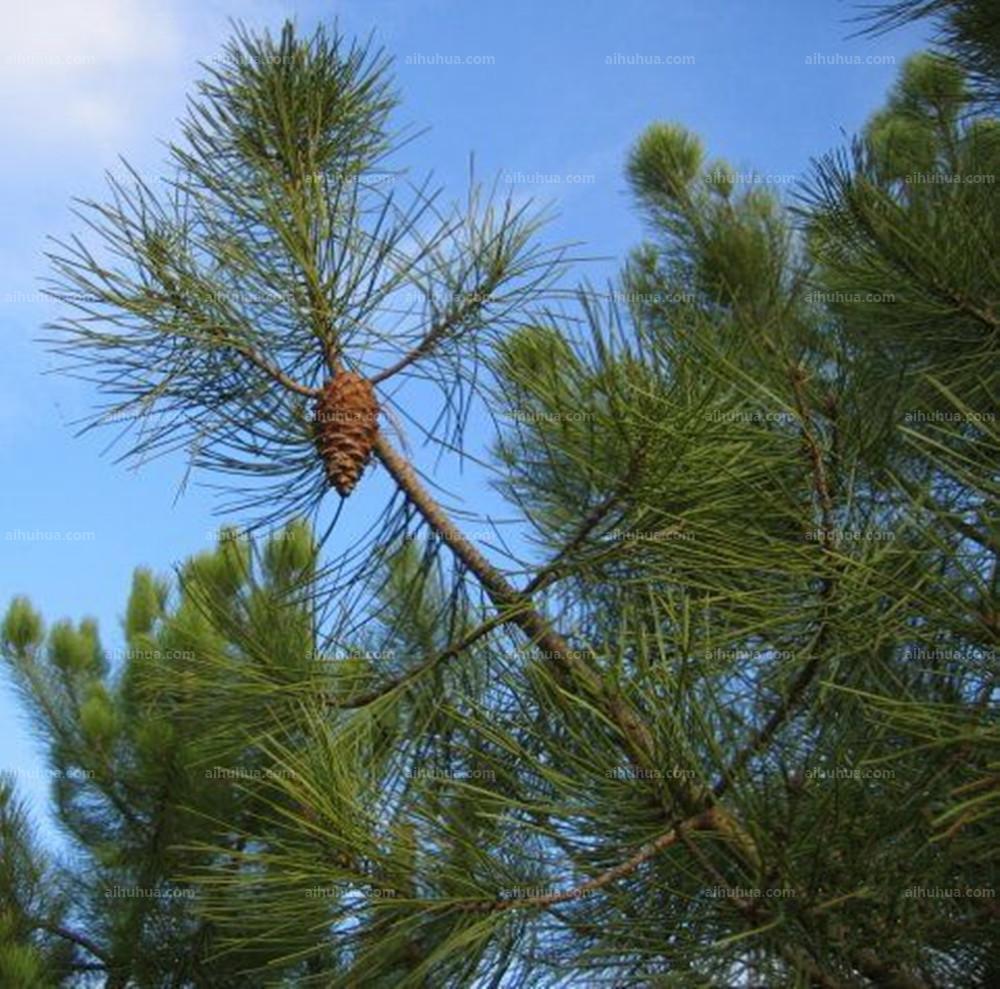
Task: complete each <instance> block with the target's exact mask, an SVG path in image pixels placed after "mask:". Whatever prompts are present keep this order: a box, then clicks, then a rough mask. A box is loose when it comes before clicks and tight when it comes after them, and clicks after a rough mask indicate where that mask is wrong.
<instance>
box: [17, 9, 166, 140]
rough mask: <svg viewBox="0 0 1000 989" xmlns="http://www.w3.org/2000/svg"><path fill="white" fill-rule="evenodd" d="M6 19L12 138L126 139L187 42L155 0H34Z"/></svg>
mask: <svg viewBox="0 0 1000 989" xmlns="http://www.w3.org/2000/svg"><path fill="white" fill-rule="evenodd" d="M4 21H5V23H4V35H5V37H4V42H5V44H4V47H3V49H0V91H2V92H3V94H4V99H3V101H2V104H0V128H2V130H3V133H4V134H5V135H6V137H7V138H8V140H9V142H10V143H11V144H22V143H26V144H28V145H37V144H39V143H42V144H46V145H48V144H52V143H54V144H56V145H60V146H66V145H75V144H78V143H79V142H80V141H81V140H84V141H85V142H86V143H88V144H91V145H92V144H94V143H97V144H100V145H103V144H105V143H106V142H109V141H113V140H114V139H118V138H120V137H121V136H122V135H123V134H124V133H127V132H128V131H129V130H130V129H131V128H132V126H133V124H134V123H135V121H136V117H137V116H138V115H139V114H140V113H141V111H142V110H143V108H144V104H146V103H147V97H148V95H149V93H150V92H151V91H152V90H155V89H156V88H158V84H160V85H162V82H163V77H164V73H165V72H169V71H170V70H172V69H173V68H174V67H175V65H176V60H177V57H178V52H179V48H180V44H179V35H180V32H179V31H178V29H177V26H176V23H175V20H174V18H173V16H172V15H171V13H170V11H169V9H168V7H167V6H166V5H165V4H161V3H158V2H150V0H146V2H143V0H87V2H86V3H81V2H80V0H27V2H24V3H21V4H17V5H16V6H15V7H13V9H7V10H5V11H4ZM5 143H8V142H6V141H5Z"/></svg>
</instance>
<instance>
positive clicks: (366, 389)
mask: <svg viewBox="0 0 1000 989" xmlns="http://www.w3.org/2000/svg"><path fill="white" fill-rule="evenodd" d="M378 413H379V408H378V401H377V400H376V398H375V391H374V389H373V388H372V386H371V382H369V381H367V380H365V379H364V378H362V377H361V376H360V375H358V374H354V373H353V372H351V371H342V372H341V373H340V374H338V375H336V376H335V377H333V378H331V379H330V380H329V381H328V382H327V383H326V384H325V385H324V386H323V391H322V392H321V393H320V395H319V397H318V398H317V399H316V406H315V408H314V410H313V429H314V431H315V438H316V449H317V450H318V451H319V455H320V456H321V457H322V458H323V463H324V465H325V467H326V476H327V479H328V480H329V482H330V485H331V486H332V487H334V488H336V489H337V493H338V494H339V495H340V496H341V497H342V498H346V497H347V496H348V495H349V494H350V493H351V492H352V491H353V490H354V486H355V485H356V484H357V483H358V478H360V477H361V472H362V471H363V470H364V469H365V465H366V464H367V463H368V461H369V459H370V458H371V454H372V448H373V447H374V446H375V437H376V436H377V434H378Z"/></svg>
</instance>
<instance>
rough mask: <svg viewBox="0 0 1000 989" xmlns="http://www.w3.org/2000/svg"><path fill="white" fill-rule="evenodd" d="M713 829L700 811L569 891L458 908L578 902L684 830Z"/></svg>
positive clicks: (710, 815)
mask: <svg viewBox="0 0 1000 989" xmlns="http://www.w3.org/2000/svg"><path fill="white" fill-rule="evenodd" d="M715 827H716V820H715V811H714V810H713V809H711V808H710V809H709V810H705V811H702V812H701V813H700V814H696V815H695V816H693V817H690V818H688V819H687V820H686V821H682V822H681V823H680V824H676V825H674V827H672V828H671V829H670V830H669V831H665V832H663V834H661V835H659V836H658V837H656V838H654V839H653V840H652V841H650V842H648V843H647V844H645V845H643V846H642V847H641V848H640V849H639V850H638V851H637V852H635V853H634V854H632V855H630V856H629V857H628V858H627V859H625V860H624V861H623V862H619V863H618V865H613V866H611V867H610V868H608V869H605V870H604V871H603V872H602V873H600V874H599V875H597V876H595V877H594V878H593V879H588V880H586V881H585V882H582V883H580V884H579V885H578V886H574V887H573V888H572V889H566V890H560V891H558V892H554V893H546V894H543V895H541V896H526V897H524V898H522V899H502V900H473V901H471V902H467V903H463V904H459V906H458V909H460V910H463V911H468V912H475V913H494V912H498V911H501V910H526V909H546V908H548V907H551V906H554V905H555V904H557V903H567V902H569V901H571V900H578V899H580V898H581V897H583V896H586V895H587V894H588V893H592V892H594V891H595V890H598V889H601V888H603V887H604V886H607V885H608V884H610V883H613V882H615V881H616V880H618V879H621V878H622V877H623V876H627V875H629V874H631V873H633V872H635V870H636V869H638V868H639V866H640V865H642V864H643V863H644V862H648V861H649V860H650V859H652V858H654V857H655V856H656V855H658V854H659V853H660V852H662V851H663V850H664V849H667V848H670V847H671V846H673V845H675V844H677V842H678V841H679V840H681V836H682V834H684V833H685V832H687V831H711V830H713V829H714V828H715Z"/></svg>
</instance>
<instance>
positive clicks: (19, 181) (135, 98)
mask: <svg viewBox="0 0 1000 989" xmlns="http://www.w3.org/2000/svg"><path fill="white" fill-rule="evenodd" d="M853 10H854V8H853V7H852V6H851V5H849V4H846V3H840V2H837V0H809V2H807V3H804V2H802V0H767V2H766V3H747V2H741V0H675V2H672V3H665V2H663V0H616V2H613V3H610V2H606V0H605V2H596V0H505V2H503V3H496V4H486V3H471V2H460V0H346V2H340V0H333V2H327V3H315V2H305V0H304V2H301V3H281V2H272V0H241V2H240V3H228V4H221V3H216V2H206V0H172V2H169V3H168V2H164V0H30V2H26V3H23V4H19V5H16V8H15V9H14V10H11V11H5V35H6V37H5V41H6V44H5V48H4V53H3V54H2V55H0V133H3V135H4V141H3V148H4V150H3V153H2V155H0V190H2V192H0V215H2V217H3V222H2V223H0V355H2V357H0V477H2V478H3V483H2V486H0V607H3V608H5V607H6V604H7V602H8V601H9V600H10V598H11V597H12V596H13V595H14V594H27V595H28V596H29V597H30V598H31V599H32V601H33V602H34V603H35V605H36V606H37V607H38V608H40V610H41V611H42V612H43V614H44V615H45V616H46V618H47V620H49V621H52V620H54V619H56V618H59V617H63V616H71V617H73V618H80V617H82V616H84V615H92V616H94V617H96V618H97V619H98V621H99V623H100V626H101V629H102V633H103V637H104V640H105V645H106V646H109V647H110V648H111V649H112V650H114V649H115V648H116V647H119V646H120V645H121V641H120V632H119V623H120V615H121V613H122V610H123V606H124V600H125V594H126V592H127V589H128V586H129V581H130V575H131V572H132V569H133V568H134V567H135V566H136V565H139V564H146V565H151V566H153V567H154V568H156V569H157V570H159V571H161V572H169V570H170V568H171V566H172V565H173V564H174V563H175V562H176V561H178V560H179V559H181V558H183V557H184V556H186V555H188V554H190V553H192V552H194V551H196V550H198V549H201V548H203V547H204V546H205V545H206V544H207V543H208V542H209V541H210V537H211V533H212V532H213V531H215V529H216V528H217V527H218V525H219V523H220V521H221V520H220V519H219V518H218V517H217V516H214V515H213V513H212V512H213V502H212V500H211V498H210V496H209V494H208V493H206V492H204V491H201V490H199V489H197V488H190V487H189V488H188V490H187V493H186V494H185V495H184V496H183V497H182V498H180V499H179V500H178V499H177V497H176V496H177V490H178V483H179V481H180V478H181V473H182V464H181V463H180V462H179V461H178V460H176V459H172V460H162V461H156V462H154V463H152V464H150V465H148V466H146V467H144V468H143V469H142V471H140V472H138V473H136V472H133V471H129V470H126V469H125V468H123V467H122V466H120V465H116V464H114V463H113V457H111V456H108V455H104V456H102V455H101V451H102V449H103V448H104V446H105V445H106V442H107V440H108V439H109V438H110V437H109V436H101V435H95V434H89V435H88V436H87V437H85V438H80V439H78V438H74V435H73V434H74V428H73V426H72V425H71V423H72V421H73V420H75V419H77V418H79V417H80V416H82V415H84V414H85V413H86V412H87V410H88V408H89V403H90V401H91V399H92V398H93V395H92V392H91V391H90V389H89V388H88V386H86V385H84V384H82V383H80V382H76V381H73V380H70V379H68V378H66V377H64V376H61V375H51V374H50V375H46V374H45V372H46V370H47V369H49V368H51V366H52V359H51V358H50V357H49V356H48V355H47V354H46V353H45V351H44V349H43V348H42V347H41V346H40V345H39V344H38V343H37V342H36V338H37V336H38V335H39V334H40V332H41V327H42V325H43V324H44V323H45V321H46V320H47V319H49V318H51V317H52V315H53V309H52V306H51V304H50V303H48V302H47V301H45V300H44V299H43V298H42V297H41V296H40V295H39V294H38V293H39V287H40V286H39V278H40V277H41V276H43V275H44V274H45V271H46V268H45V261H44V258H43V256H42V252H43V251H44V249H45V245H46V237H47V236H49V235H54V236H64V235H65V234H66V233H68V232H69V231H71V230H74V229H76V228H77V227H78V224H76V223H74V222H73V220H72V218H71V216H70V213H69V208H70V200H71V198H72V197H73V196H81V197H88V196H95V197H98V198H99V197H100V195H101V191H102V181H103V180H102V175H103V173H104V171H105V169H107V168H113V167H115V163H116V160H117V156H118V155H119V154H121V155H123V156H124V157H126V158H127V159H128V160H129V161H130V162H132V163H133V164H135V165H136V166H137V167H138V168H139V170H140V171H142V172H143V173H145V174H149V175H154V176H155V175H158V174H159V171H158V168H159V164H160V162H161V161H162V158H163V149H162V145H161V144H160V142H161V141H162V140H163V139H166V138H170V137H171V136H173V135H174V134H175V132H176V128H175V121H176V119H177V118H178V116H179V115H180V114H181V112H182V110H183V106H184V98H185V94H186V93H187V92H188V91H189V90H190V89H191V85H192V82H193V80H194V79H195V78H196V77H197V75H198V67H197V62H198V61H199V60H208V59H211V58H212V57H213V56H214V55H215V54H216V53H217V52H218V50H219V48H220V46H221V44H222V43H223V41H224V40H225V38H226V36H227V34H228V26H227V20H228V18H230V17H233V16H238V17H240V18H241V19H243V20H244V21H245V22H246V23H247V24H248V25H250V26H253V27H265V26H270V27H271V28H273V29H277V28H278V27H280V24H281V21H282V20H283V18H285V17H288V16H292V17H295V18H296V19H297V20H298V22H299V23H300V24H301V25H302V26H303V27H311V26H312V25H314V24H315V23H316V22H317V20H318V19H323V20H326V21H332V20H333V18H334V17H336V18H337V19H338V20H339V24H340V28H341V30H342V31H344V32H345V33H347V34H358V35H367V34H368V33H369V32H371V31H374V32H375V38H376V41H377V42H378V43H379V44H381V45H383V46H384V47H385V48H386V50H387V51H388V53H390V54H392V55H394V56H395V57H396V59H397V64H396V78H397V82H398V85H399V88H400V90H401V92H402V95H403V105H402V107H401V109H400V111H399V115H398V118H397V119H398V121H399V122H400V123H401V124H403V123H410V124H413V125H416V126H418V127H424V126H429V127H430V128H431V129H430V131H429V132H428V133H426V134H425V135H424V136H423V137H422V138H420V139H419V140H418V141H417V142H416V143H414V144H412V145H411V146H410V148H409V155H408V159H409V161H410V163H411V164H412V166H413V168H414V169H415V171H417V172H418V173H420V172H423V171H426V170H428V169H433V171H434V172H435V174H436V176H437V177H438V179H439V180H440V182H441V183H442V184H443V185H444V186H445V187H447V188H449V189H451V190H454V193H455V194H456V195H459V194H461V192H462V189H463V185H464V181H465V177H466V174H467V169H468V159H469V154H470V152H475V155H476V163H477V164H476V168H477V172H478V173H479V174H480V175H481V176H482V177H484V178H490V177H492V176H495V175H499V176H500V177H501V179H502V180H504V181H506V182H507V184H509V185H510V186H511V187H512V188H513V189H514V191H515V192H516V193H517V194H518V195H519V196H521V195H523V196H528V195H533V196H537V197H538V198H540V199H542V200H549V201H551V202H552V203H553V204H554V205H555V206H556V208H557V209H558V211H559V215H558V217H557V219H556V220H555V221H554V222H553V223H552V225H551V226H550V228H549V230H548V233H547V237H548V238H550V239H552V240H555V241H566V240H571V241H580V242H582V244H583V247H582V248H580V249H579V250H580V253H584V254H588V255H592V256H601V257H604V258H606V259H607V260H604V261H596V262H593V263H591V264H590V265H588V266H587V267H586V268H582V269H581V270H580V275H581V276H584V275H586V276H589V277H590V278H592V279H597V280H600V279H601V278H603V277H606V276H607V275H609V274H610V273H611V272H612V271H613V270H614V266H615V265H616V264H617V263H618V261H619V260H620V259H621V258H622V257H623V256H624V254H625V252H626V251H627V250H628V248H629V247H630V246H631V245H633V244H634V243H636V241H637V240H638V239H639V238H640V236H641V234H642V228H641V224H640V221H639V219H638V217H637V216H636V215H635V213H634V212H633V211H632V209H631V208H630V203H629V197H628V195H627V192H626V189H625V183H624V180H623V177H622V166H623V161H624V156H625V154H626V152H627V149H628V147H629V145H630V143H631V142H632V141H633V140H634V139H635V138H636V137H637V135H638V134H639V133H640V132H641V130H642V129H643V128H644V127H645V126H647V125H648V124H649V123H651V122H652V121H654V120H658V119H659V120H670V121H678V122H681V123H683V124H685V125H686V126H688V127H690V128H691V129H692V130H694V131H695V132H697V133H698V134H699V135H700V136H701V138H702V140H703V141H704V143H705V145H706V147H707V149H708V152H709V154H710V155H712V156H713V157H714V156H719V157H723V158H725V159H727V160H728V161H729V162H730V163H731V164H732V165H733V166H734V167H736V168H737V169H738V170H741V171H744V170H749V169H751V168H752V169H754V170H756V171H757V172H760V173H763V174H764V175H765V176H772V177H773V181H774V184H775V185H776V186H777V187H778V188H779V190H780V191H782V192H787V191H790V190H791V189H792V188H793V180H794V178H796V177H798V176H800V175H802V173H803V172H804V171H806V170H807V169H808V165H809V160H810V158H811V157H812V156H815V155H818V154H821V153H823V152H824V151H827V150H829V149H831V148H833V147H835V146H837V145H839V144H841V143H842V142H843V139H844V133H845V132H846V133H848V134H850V133H851V132H853V131H856V130H857V129H858V128H859V127H860V126H861V124H862V123H863V122H864V120H865V118H866V117H867V116H868V115H869V114H870V113H871V112H872V111H873V110H874V109H875V108H876V107H878V106H879V105H880V103H881V102H882V100H883V98H884V96H885V93H886V90H887V88H888V87H889V86H890V85H891V83H892V81H893V79H894V78H895V74H896V71H897V69H898V66H899V65H900V63H901V62H902V60H903V59H904V58H905V56H906V55H908V54H910V53H912V52H913V51H916V50H918V49H920V48H921V47H922V46H923V43H924V37H923V35H922V34H921V31H922V28H920V27H916V28H911V29H908V30H905V31H899V32H895V33H893V34H891V35H888V36H886V37H883V38H876V39H871V38H864V39H849V38H848V35H849V34H850V33H851V25H850V24H848V23H846V18H848V17H849V16H850V15H851V14H852V12H853ZM816 55H820V56H823V57H822V58H819V59H817V58H816V57H815V56H816ZM437 56H459V58H460V59H461V62H460V63H459V64H455V63H454V60H453V59H447V60H444V59H440V58H438V57H437ZM483 56H485V58H484V57H483ZM609 56H610V58H609ZM637 56H638V57H637ZM851 56H859V57H860V58H859V59H854V58H852V57H851ZM469 57H474V58H475V62H476V63H477V64H469V63H468V61H467V59H468V58H469ZM832 63H835V64H832ZM37 532H44V533H55V534H57V535H58V537H59V538H44V539H40V538H25V537H24V535H23V534H24V533H27V534H29V536H31V535H32V534H34V533H37ZM19 533H20V534H21V535H18V534H19ZM79 533H83V534H84V536H83V537H82V538H73V536H74V534H79ZM0 723H2V725H3V732H2V736H0V771H2V770H11V771H14V772H15V773H17V774H18V775H19V776H20V784H21V790H22V793H24V794H25V795H26V796H27V797H28V799H29V802H30V803H31V805H32V807H33V808H34V810H35V814H36V819H38V820H39V822H43V821H44V805H45V795H46V790H47V783H46V782H45V781H44V779H42V778H41V775H40V771H41V770H42V769H43V768H44V763H43V761H42V760H41V759H40V757H39V749H38V746H37V744H36V743H35V742H34V741H33V740H32V739H31V737H30V735H29V733H28V731H27V727H26V722H25V719H24V717H23V715H22V713H21V711H20V708H19V706H18V704H17V700H16V698H15V697H14V695H13V693H12V691H11V690H10V689H9V688H8V686H7V685H6V684H5V683H0Z"/></svg>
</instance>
